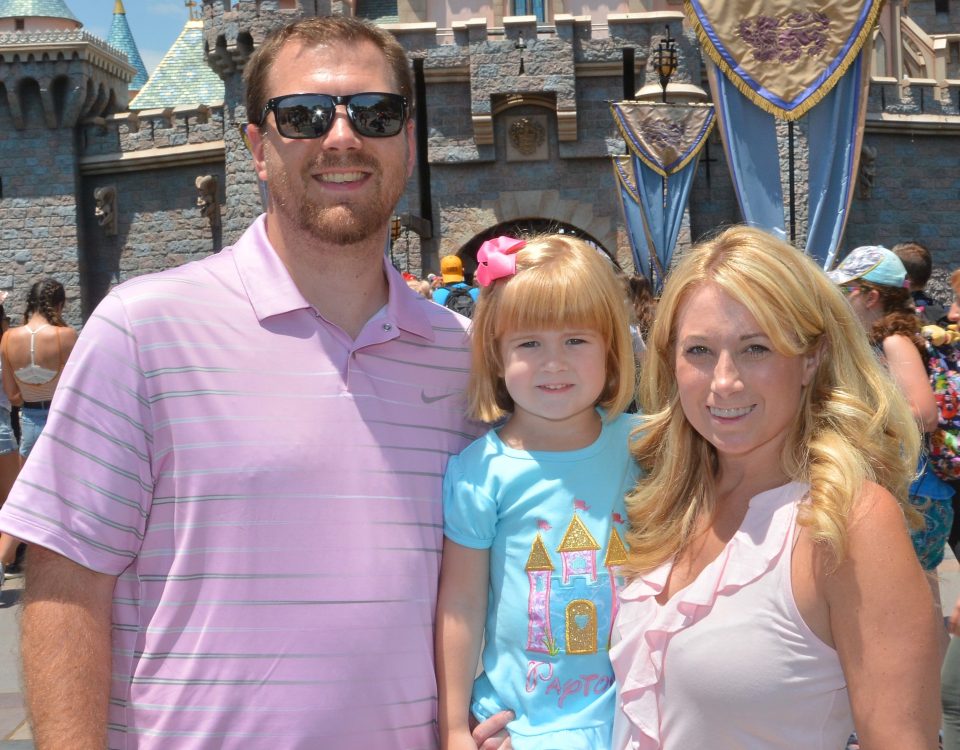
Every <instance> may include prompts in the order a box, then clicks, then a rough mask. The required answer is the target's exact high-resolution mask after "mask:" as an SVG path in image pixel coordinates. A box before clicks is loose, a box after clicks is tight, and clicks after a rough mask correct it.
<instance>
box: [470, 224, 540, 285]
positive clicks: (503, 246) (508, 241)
mask: <svg viewBox="0 0 960 750" xmlns="http://www.w3.org/2000/svg"><path fill="white" fill-rule="evenodd" d="M526 244H527V243H526V242H525V241H524V240H518V239H515V238H514V237H506V236H500V237H494V238H493V239H492V240H487V241H486V242H484V243H483V244H482V245H480V249H479V250H477V271H476V273H475V274H474V275H475V276H476V279H477V283H478V284H480V286H490V284H492V283H493V282H494V281H496V280H497V279H502V278H504V277H505V276H513V274H515V273H516V272H517V255H516V253H517V250H519V249H520V248H522V247H523V246H524V245H526Z"/></svg>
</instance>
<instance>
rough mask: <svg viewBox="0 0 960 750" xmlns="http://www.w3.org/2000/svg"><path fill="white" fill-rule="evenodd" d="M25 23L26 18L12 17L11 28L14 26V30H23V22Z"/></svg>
mask: <svg viewBox="0 0 960 750" xmlns="http://www.w3.org/2000/svg"><path fill="white" fill-rule="evenodd" d="M25 23H26V20H25V19H23V18H15V19H13V28H14V30H16V31H23V29H24V24H25Z"/></svg>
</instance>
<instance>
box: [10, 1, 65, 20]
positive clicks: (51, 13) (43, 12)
mask: <svg viewBox="0 0 960 750" xmlns="http://www.w3.org/2000/svg"><path fill="white" fill-rule="evenodd" d="M0 18H65V19H67V20H68V21H75V22H76V23H80V21H79V19H78V18H77V17H76V16H75V15H73V13H71V12H70V9H69V8H68V7H67V4H66V3H65V2H63V0H0Z"/></svg>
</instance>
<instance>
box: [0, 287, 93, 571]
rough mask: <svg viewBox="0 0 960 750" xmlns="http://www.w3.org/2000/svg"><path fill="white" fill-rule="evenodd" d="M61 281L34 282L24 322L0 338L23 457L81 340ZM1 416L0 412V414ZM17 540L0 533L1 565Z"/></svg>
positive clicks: (5, 380) (6, 386)
mask: <svg viewBox="0 0 960 750" xmlns="http://www.w3.org/2000/svg"><path fill="white" fill-rule="evenodd" d="M66 300H67V298H66V292H65V291H64V288H63V284H61V283H60V282H59V281H56V280H55V279H43V280H42V281H38V282H36V283H35V284H34V285H33V286H32V287H30V292H29V294H28V295H27V307H26V310H25V311H24V314H23V322H24V325H23V326H20V327H19V328H12V329H10V330H9V331H8V332H7V333H6V334H5V335H4V336H3V338H2V339H0V362H2V377H3V390H4V393H5V395H6V397H7V398H9V399H10V402H11V403H12V404H13V405H14V406H19V407H20V437H21V439H20V456H21V457H22V458H23V460H26V458H27V456H29V455H30V451H31V449H32V448H33V446H34V444H35V443H36V442H37V438H38V437H39V436H40V433H41V431H42V430H43V427H44V425H46V423H47V415H48V414H49V413H50V400H51V399H52V398H53V392H54V390H55V389H56V387H57V383H58V382H59V381H60V373H62V372H63V365H64V363H65V362H66V361H67V357H69V356H70V352H71V351H73V346H74V344H76V343H77V332H76V331H75V330H74V329H73V328H71V327H70V326H68V325H67V324H66V323H65V322H64V320H63V307H64V305H65V304H66ZM0 418H2V415H0ZM18 543H19V542H18V541H17V540H16V539H14V538H13V537H10V536H7V535H3V536H0V565H4V566H5V565H9V564H10V563H12V562H13V560H14V556H15V554H16V547H17V544H18Z"/></svg>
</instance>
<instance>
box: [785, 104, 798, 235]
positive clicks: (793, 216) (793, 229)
mask: <svg viewBox="0 0 960 750" xmlns="http://www.w3.org/2000/svg"><path fill="white" fill-rule="evenodd" d="M787 172H788V174H789V178H790V180H789V184H788V190H789V196H790V198H789V200H790V242H791V243H792V244H794V245H795V244H796V243H797V206H796V195H795V191H796V188H795V186H794V174H793V120H787Z"/></svg>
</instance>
